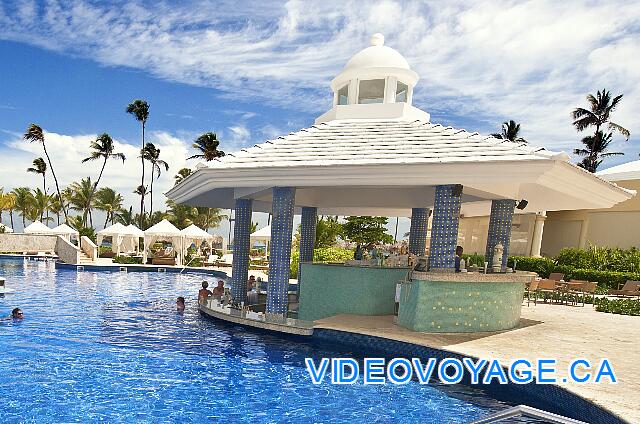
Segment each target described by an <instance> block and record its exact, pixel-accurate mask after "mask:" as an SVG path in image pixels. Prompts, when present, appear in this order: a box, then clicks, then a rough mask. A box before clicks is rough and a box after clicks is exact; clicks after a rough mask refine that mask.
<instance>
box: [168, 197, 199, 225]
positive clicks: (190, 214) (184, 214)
mask: <svg viewBox="0 0 640 424" xmlns="http://www.w3.org/2000/svg"><path fill="white" fill-rule="evenodd" d="M167 206H168V209H167V219H168V220H169V221H170V222H171V223H172V224H173V225H175V226H176V227H178V229H180V230H182V229H184V228H187V227H188V226H189V225H191V224H193V218H194V215H196V214H197V210H196V208H194V207H193V206H188V205H185V204H182V203H176V202H174V201H173V200H167Z"/></svg>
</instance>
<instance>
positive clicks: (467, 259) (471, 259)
mask: <svg viewBox="0 0 640 424" xmlns="http://www.w3.org/2000/svg"><path fill="white" fill-rule="evenodd" d="M462 259H464V263H465V264H466V266H467V267H470V266H471V265H478V266H479V267H480V268H482V267H484V255H478V254H477V253H472V254H470V255H468V254H466V253H463V254H462Z"/></svg>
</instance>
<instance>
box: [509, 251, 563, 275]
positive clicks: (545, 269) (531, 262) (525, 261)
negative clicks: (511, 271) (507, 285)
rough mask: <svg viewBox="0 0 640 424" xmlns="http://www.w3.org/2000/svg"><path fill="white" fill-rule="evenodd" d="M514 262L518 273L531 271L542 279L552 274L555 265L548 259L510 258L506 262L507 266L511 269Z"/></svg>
mask: <svg viewBox="0 0 640 424" xmlns="http://www.w3.org/2000/svg"><path fill="white" fill-rule="evenodd" d="M514 260H515V261H516V269H517V270H518V271H531V272H535V273H537V274H538V275H539V276H540V277H542V278H547V277H549V274H551V273H552V272H554V269H555V268H556V263H555V262H554V261H553V259H549V258H530V257H528V256H511V257H509V259H508V260H507V266H508V267H511V268H513V263H514Z"/></svg>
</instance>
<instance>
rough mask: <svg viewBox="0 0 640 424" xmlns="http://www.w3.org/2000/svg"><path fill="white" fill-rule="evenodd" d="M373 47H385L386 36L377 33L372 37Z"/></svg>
mask: <svg viewBox="0 0 640 424" xmlns="http://www.w3.org/2000/svg"><path fill="white" fill-rule="evenodd" d="M371 45H372V46H382V45H384V35H382V34H380V33H379V32H376V33H375V34H373V35H372V36H371Z"/></svg>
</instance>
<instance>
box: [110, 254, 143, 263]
mask: <svg viewBox="0 0 640 424" xmlns="http://www.w3.org/2000/svg"><path fill="white" fill-rule="evenodd" d="M113 263H114V264H124V265H137V264H142V258H132V257H130V256H116V257H115V258H113Z"/></svg>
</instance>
